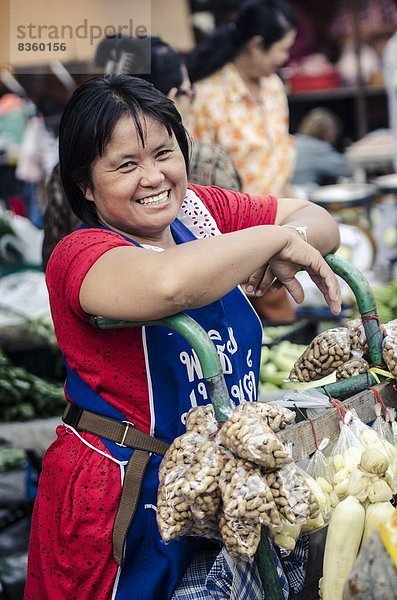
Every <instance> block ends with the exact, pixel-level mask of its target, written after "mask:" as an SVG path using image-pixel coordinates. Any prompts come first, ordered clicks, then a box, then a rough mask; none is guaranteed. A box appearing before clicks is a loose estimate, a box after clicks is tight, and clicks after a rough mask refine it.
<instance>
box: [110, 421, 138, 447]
mask: <svg viewBox="0 0 397 600" xmlns="http://www.w3.org/2000/svg"><path fill="white" fill-rule="evenodd" d="M121 422H122V423H124V424H125V426H126V427H125V430H124V433H123V437H122V440H121V442H115V444H117V446H120V448H127V446H126V444H124V442H125V438H126V437H127V433H128V430H129V428H130V427H135V425H134V423H131V421H121Z"/></svg>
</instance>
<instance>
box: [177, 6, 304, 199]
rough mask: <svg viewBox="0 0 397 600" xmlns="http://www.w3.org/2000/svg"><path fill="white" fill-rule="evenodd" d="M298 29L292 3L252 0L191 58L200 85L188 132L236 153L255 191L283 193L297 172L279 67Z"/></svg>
mask: <svg viewBox="0 0 397 600" xmlns="http://www.w3.org/2000/svg"><path fill="white" fill-rule="evenodd" d="M295 36H296V21H295V16H294V13H293V12H292V9H291V7H290V6H289V5H288V4H287V3H286V2H284V1H283V0H249V1H248V2H245V3H244V4H242V6H241V7H240V12H239V14H238V16H237V18H236V22H235V23H230V24H227V25H222V26H220V27H218V28H217V29H216V30H215V31H214V33H213V34H212V35H211V36H210V37H209V38H208V39H207V40H206V41H205V42H203V43H202V44H201V45H200V46H198V47H197V48H196V49H195V50H194V51H193V52H192V53H191V54H190V55H189V56H188V57H187V66H188V71H189V75H190V78H191V79H192V81H194V82H196V88H197V96H196V99H195V102H194V104H193V107H192V114H191V118H190V120H189V121H188V128H189V131H190V132H191V134H192V136H193V138H194V139H197V140H202V141H206V142H213V143H217V144H221V145H222V146H223V147H224V148H226V150H228V151H229V152H230V154H231V156H232V157H233V159H234V162H235V163H236V166H237V169H238V171H239V173H240V175H241V177H242V184H243V191H245V192H249V193H251V194H275V195H276V196H277V195H280V194H281V195H283V194H285V191H286V186H287V184H288V181H289V179H290V177H291V175H292V172H293V167H294V150H293V141H292V138H291V137H290V135H289V133H288V127H289V116H288V102H287V96H286V93H285V88H284V84H283V82H282V81H281V79H280V78H279V76H278V75H277V74H276V70H277V69H278V67H280V66H281V65H282V64H283V63H284V62H285V61H286V59H287V58H288V53H289V50H290V48H291V46H292V44H293V42H294V40H295Z"/></svg>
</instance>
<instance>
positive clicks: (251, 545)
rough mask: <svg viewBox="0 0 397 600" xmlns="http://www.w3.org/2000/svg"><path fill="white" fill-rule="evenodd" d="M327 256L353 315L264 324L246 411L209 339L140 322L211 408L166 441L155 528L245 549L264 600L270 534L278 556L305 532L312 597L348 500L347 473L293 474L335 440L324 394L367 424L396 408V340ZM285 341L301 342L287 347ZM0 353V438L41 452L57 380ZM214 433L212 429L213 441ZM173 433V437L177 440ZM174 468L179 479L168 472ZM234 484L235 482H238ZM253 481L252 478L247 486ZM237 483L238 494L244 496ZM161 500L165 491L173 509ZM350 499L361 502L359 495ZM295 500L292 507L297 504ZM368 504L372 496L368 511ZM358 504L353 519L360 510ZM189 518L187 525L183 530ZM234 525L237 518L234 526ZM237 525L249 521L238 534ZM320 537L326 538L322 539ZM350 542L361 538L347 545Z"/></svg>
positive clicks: (357, 277)
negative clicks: (191, 361) (182, 350)
mask: <svg viewBox="0 0 397 600" xmlns="http://www.w3.org/2000/svg"><path fill="white" fill-rule="evenodd" d="M327 260H328V262H329V264H331V265H332V267H333V269H334V271H335V272H336V273H338V274H339V275H340V276H341V277H342V278H344V279H345V281H347V283H348V284H349V286H350V287H351V289H352V291H353V293H354V295H355V297H356V301H357V305H358V309H359V312H360V313H361V315H362V319H358V320H357V319H351V320H350V321H349V322H347V323H344V324H343V325H342V326H339V327H333V328H331V329H326V330H325V331H322V332H320V333H319V334H317V335H316V330H315V329H314V330H313V328H312V324H310V323H309V322H299V323H296V324H290V325H283V326H281V327H277V326H274V327H273V328H272V327H267V328H266V327H265V328H264V337H263V339H264V346H263V352H262V366H261V380H262V381H261V383H260V385H259V400H260V401H261V402H260V403H258V405H257V406H256V409H257V410H256V412H254V413H251V412H250V411H248V410H244V408H242V409H241V410H237V409H236V410H234V406H233V405H232V403H231V401H230V398H229V394H228V391H227V389H226V386H225V382H224V379H223V375H222V368H221V366H220V362H219V358H218V355H217V352H216V350H215V346H214V345H213V343H212V341H211V340H210V339H209V338H208V336H207V335H206V333H205V332H204V331H203V330H201V328H200V327H198V326H197V324H196V323H195V322H192V320H191V319H189V318H188V317H186V316H185V315H176V316H174V317H171V318H167V319H162V320H161V321H156V322H151V323H148V324H152V325H155V324H161V325H164V326H166V327H168V328H170V329H172V330H174V331H176V332H178V333H179V334H180V335H182V336H184V337H185V338H186V339H187V340H188V341H189V343H190V344H191V346H192V347H193V348H194V349H195V351H196V353H197V356H198V358H199V361H200V364H201V367H202V372H203V377H204V378H205V380H206V384H207V388H208V391H209V394H210V398H211V401H212V403H213V407H214V410H213V411H212V413H211V412H208V411H206V414H204V415H202V414H200V412H199V408H197V409H196V410H195V409H194V407H193V408H192V413H191V414H190V416H189V415H188V418H187V421H186V429H187V433H186V436H187V442H188V446H187V450H186V449H185V450H184V449H183V447H182V450H181V449H180V447H179V448H177V449H175V448H173V447H172V446H171V449H172V454H171V455H172V456H173V458H172V459H171V460H170V455H168V456H166V458H165V459H164V461H165V462H164V469H163V475H164V477H163V483H164V482H165V481H166V484H165V485H166V488H164V491H163V492H161V490H160V496H159V509H158V514H159V526H160V530H161V531H162V533H163V535H164V539H166V540H167V539H173V537H174V536H175V535H176V533H175V532H178V531H179V532H180V531H183V532H184V534H186V533H188V532H189V531H193V532H194V534H195V535H203V534H204V535H206V536H209V537H212V536H214V537H215V538H216V539H220V538H221V539H222V540H223V542H224V544H225V545H226V547H227V548H228V551H229V554H231V556H233V557H234V558H236V559H237V560H253V558H254V557H255V560H256V561H257V563H258V566H259V568H260V573H261V578H262V582H263V586H264V589H265V591H266V593H267V598H270V599H274V600H278V599H279V598H282V597H283V596H282V595H281V594H282V592H281V589H280V588H279V586H278V581H279V579H278V573H277V571H276V568H275V563H274V554H273V552H272V550H271V546H270V542H269V539H270V540H271V541H272V543H273V544H274V545H275V546H274V547H275V548H277V553H280V552H281V553H283V554H282V555H281V556H286V555H288V553H289V552H291V551H292V550H293V548H294V546H295V544H296V539H297V538H298V537H299V536H300V535H301V534H302V533H304V534H305V535H309V565H308V566H307V573H309V572H310V573H311V575H310V576H309V575H308V578H307V582H306V587H305V588H304V590H303V591H302V594H303V596H301V595H298V596H297V598H304V599H305V600H308V599H309V598H313V599H314V598H317V591H316V589H317V583H313V577H315V578H316V579H318V578H319V576H320V575H321V571H322V559H323V553H324V546H325V545H326V543H327V542H326V540H329V539H331V540H332V536H331V538H329V536H327V534H326V532H327V528H326V527H327V524H328V522H329V519H330V514H331V510H333V512H332V514H335V515H336V517H337V516H338V513H340V511H341V509H340V510H338V512H336V510H334V509H336V508H337V507H338V506H339V505H341V504H342V503H343V502H344V501H345V499H346V497H347V496H346V492H347V486H348V484H349V482H348V481H346V480H347V476H346V477H345V478H344V480H343V481H342V480H341V481H338V483H335V482H334V481H333V478H334V477H335V473H334V472H332V474H331V475H330V476H329V477H327V478H324V477H323V480H321V476H320V477H319V476H318V474H317V476H316V477H315V476H314V475H315V473H313V472H310V469H309V471H308V472H305V471H303V472H302V471H301V466H303V465H305V463H307V460H306V461H305V459H307V458H308V457H309V456H312V457H313V456H316V455H317V454H318V450H319V446H320V445H321V441H322V440H323V439H324V438H327V439H328V440H329V446H332V444H333V443H335V442H336V443H338V440H339V436H340V431H341V426H340V422H341V410H343V409H341V406H340V405H338V404H337V403H334V401H333V400H331V399H332V398H335V397H337V398H340V399H343V400H344V402H343V407H344V409H353V411H354V414H355V415H356V416H357V418H358V419H361V421H362V423H363V424H366V423H370V422H371V421H373V420H376V418H377V417H378V416H379V414H378V412H379V411H378V407H379V406H380V403H381V405H382V406H383V405H385V406H392V407H393V406H396V405H397V394H396V391H395V389H394V387H393V383H391V382H392V379H391V377H392V375H394V377H395V375H396V372H395V365H394V366H393V360H395V356H396V354H397V352H396V351H395V345H394V342H393V343H392V344H391V345H390V344H389V345H387V343H385V331H384V329H383V328H382V327H381V325H380V323H379V320H378V318H377V308H376V305H375V300H374V297H373V294H372V291H371V289H370V287H369V285H368V282H367V281H366V279H365V278H364V277H363V276H362V275H361V273H359V272H358V271H356V270H355V269H353V268H352V266H351V265H350V264H349V263H346V262H345V261H344V260H343V259H341V258H339V257H337V256H328V257H327ZM92 324H93V325H95V326H97V327H105V328H107V327H120V326H122V327H130V326H132V325H133V324H132V323H129V322H122V323H120V322H116V323H114V322H110V321H107V320H104V319H101V318H94V319H93V321H92ZM336 325H338V324H336ZM393 332H394V327H393V323H392V324H391V325H389V327H388V329H387V334H388V335H387V337H388V340H389V342H390V340H391V339H392V338H393ZM299 336H301V337H299ZM283 338H284V339H283ZM291 339H295V340H296V341H301V342H303V341H305V340H306V342H305V343H300V344H296V343H295V344H294V343H293V342H292V341H290V340H291ZM310 339H311V341H309V340H310ZM269 340H270V341H269ZM268 346H269V347H268ZM357 350H360V351H361V356H357V355H354V361H356V362H355V363H354V364H353V365H352V368H351V369H349V368H348V363H349V362H350V361H351V359H352V352H357ZM387 352H388V354H389V355H390V360H391V362H389V363H388V366H389V369H390V370H391V371H392V373H388V372H387V371H386V366H385V365H384V364H383V363H384V358H385V356H386V355H387ZM316 357H317V358H316ZM364 357H365V358H366V359H367V361H365V360H364ZM320 358H324V360H320ZM2 360H3V363H4V364H3V363H1V364H3V366H4V367H7V373H8V380H7V378H6V377H3V378H2V381H3V382H4V385H3V388H2V391H3V395H4V398H7V401H6V402H5V403H4V402H3V405H2V406H3V408H2V410H3V413H4V415H6V413H7V414H8V413H9V414H8V417H9V421H10V423H8V424H4V425H2V426H1V427H0V438H2V439H4V440H7V441H8V442H9V443H10V444H12V446H13V447H14V448H24V449H31V448H35V449H36V451H37V452H38V453H39V454H41V453H42V452H43V451H44V450H45V447H46V446H47V445H48V444H49V443H50V441H52V435H54V432H55V427H56V425H57V424H58V422H59V417H54V418H53V419H46V418H44V419H43V418H40V417H44V416H45V415H46V414H48V410H47V409H48V402H49V401H50V403H51V408H54V407H56V410H58V412H61V405H62V404H63V400H62V390H61V388H60V386H58V387H54V388H52V387H51V386H49V388H48V389H47V388H43V384H42V382H41V381H40V380H38V378H35V377H34V376H31V375H29V374H26V373H25V372H24V371H23V370H22V369H18V368H14V369H11V368H10V364H9V363H8V362H7V359H6V358H3V359H2ZM316 360H317V363H316ZM362 360H364V362H366V364H367V365H368V368H367V367H365V365H364V369H363V370H360V369H361V368H362V367H363V363H362V362H361V361H362ZM357 361H358V364H357ZM6 363H7V364H6ZM1 364H0V366H1ZM269 365H271V368H270V369H269ZM374 365H377V366H378V367H379V366H382V367H383V369H382V370H381V371H377V368H376V367H375V369H374V368H373V366H374ZM319 366H321V368H320V367H319ZM316 369H317V370H316ZM337 374H338V379H337ZM10 377H11V379H12V380H14V379H15V381H16V382H17V384H18V385H16V386H14V389H13V391H12V393H11V395H7V390H9V388H10V386H11V387H12V382H11V380H10ZM291 379H295V381H291ZM287 380H288V381H287ZM271 381H273V382H275V383H273V384H272V385H274V388H273V389H270V388H268V387H266V386H268V385H269V383H271ZM276 383H277V384H278V385H277V386H276ZM35 390H36V392H37V391H38V394H36V395H38V400H37V406H36V408H37V410H38V412H37V414H36V413H34V414H31V412H32V406H29V402H28V403H26V402H24V398H28V397H30V395H31V394H32V391H35ZM276 391H277V393H276V394H275V393H274V392H276ZM303 391H305V394H306V400H307V398H309V400H310V398H312V400H313V402H314V406H317V409H318V406H319V405H318V395H321V402H322V406H320V412H321V411H322V412H321V414H318V416H317V415H316V413H314V414H311V413H309V412H307V411H306V408H307V405H306V407H305V404H304V402H303V403H302V402H301V398H302V396H299V394H302V392H303ZM41 392H43V394H42V396H43V397H42V398H41V396H40V394H41ZM319 392H320V394H319ZM18 394H19V395H20V396H18ZM40 398H41V399H40ZM46 403H47V404H46ZM283 404H284V407H283ZM243 406H244V405H243ZM209 408H211V407H209ZM247 409H248V406H247ZM7 411H8V412H7ZM10 411H11V412H10ZM13 411H14V412H13ZM18 411H19V412H18ZM26 411H28V412H26ZM14 413H15V414H14ZM13 414H14V417H15V418H14V417H13ZM52 414H54V413H52ZM309 414H310V419H309V418H308V415H309ZM31 418H33V420H26V422H25V423H21V422H20V420H21V419H31ZM203 424H204V430H203ZM221 425H222V428H221V429H220V433H219V434H218V433H217V432H218V429H219V426H221ZM206 427H207V430H205V428H206ZM258 427H259V434H258V435H259V439H261V440H262V441H261V443H260V445H259V449H258V446H256V447H255V445H252V443H251V442H252V439H253V437H254V438H255V437H256V436H255V435H253V433H254V432H256V431H257V430H258ZM261 427H262V428H263V430H262V432H261V429H260V428H261ZM48 434H49V437H48ZM213 434H217V435H218V436H219V437H217V438H214V437H213ZM263 436H265V437H263ZM182 437H183V436H182ZM189 438H190V441H189ZM192 439H193V441H194V443H193V445H192ZM177 440H178V441H176V444H177V445H178V444H180V442H181V438H177ZM220 448H222V450H220ZM175 452H176V454H175ZM250 452H251V454H250ZM396 453H397V451H396ZM178 456H179V458H178ZM225 456H226V457H227V460H226V462H225ZM263 456H266V457H267V458H266V461H265V462H264V461H263V460H262V459H261V457H263ZM331 456H332V457H333V456H334V454H332V455H331ZM302 460H303V462H301V461H302ZM327 460H328V458H327ZM332 460H334V458H332ZM360 460H362V453H361V455H360V456H358V454H357V456H356V457H355V464H354V467H357V465H358V464H359V463H360ZM258 461H259V462H258ZM178 463H179V464H178ZM296 463H299V464H298V465H297V464H296ZM338 466H339V467H340V469H339V471H342V474H346V473H347V474H348V475H349V476H350V475H351V472H346V467H343V466H342V465H341V464H339V465H338ZM207 468H208V469H209V471H210V473H211V476H210V478H211V481H210V482H209V483H208V479H207V483H205V481H206V476H207V474H208V472H207V471H206V469H207ZM343 469H345V471H343ZM353 471H354V469H353V470H352V472H353ZM386 471H387V469H386V470H385V472H386ZM176 473H177V474H178V477H177V478H176V479H175V474H176ZM337 477H338V478H339V477H341V475H340V474H339V475H338V476H337ZM324 480H325V481H324ZM176 481H177V482H178V486H179V485H181V484H182V483H183V486H182V487H181V488H179V487H177V488H175V487H174V483H175V482H176ZM243 481H245V484H244V485H245V487H244V486H242V482H243ZM253 482H256V483H255V486H254V488H252V485H253ZM258 482H259V483H258ZM384 483H386V485H387V486H389V488H390V489H391V490H392V491H393V493H395V491H396V490H395V485H394V479H393V481H390V482H389V483H390V485H389V483H387V482H386V481H385V482H384ZM258 485H259V488H258ZM336 486H339V487H336ZM242 489H245V490H246V491H245V492H244V494H245V495H244V494H243V496H242ZM336 489H337V490H338V491H339V492H340V493H339V494H338V493H337V491H335V490H336ZM280 490H281V491H282V493H281V495H280ZM283 490H284V491H283ZM284 494H285V495H284ZM186 498H188V505H189V511H182V512H183V513H185V512H186V513H187V514H183V515H182V517H181V516H180V514H181V513H178V518H177V519H176V523H175V517H172V510H173V509H174V508H175V506H173V504H175V503H177V504H178V505H181V504H180V502H179V500H181V502H186V500H185V499H186ZM284 498H288V502H287V504H284ZM291 498H293V500H291ZM170 499H171V500H172V499H173V502H171V506H170V502H169V500H170ZM177 500H178V501H177ZM358 502H359V504H360V501H359V500H358ZM349 503H350V504H349V506H352V507H355V506H356V504H357V503H355V501H353V504H352V503H351V502H350V500H349ZM385 503H386V504H387V505H388V508H390V507H391V504H390V502H389V500H384V499H383V501H382V504H383V505H384V504H385ZM297 504H298V505H301V506H300V508H299V509H297V511H296V510H295V508H296V505H297ZM377 504H378V503H373V505H374V507H376V506H377ZM379 504H380V503H379ZM263 506H266V509H264V510H261V509H260V508H263ZM344 506H345V505H343V507H344ZM360 506H361V504H360ZM343 507H342V508H343ZM241 510H243V511H244V518H243V520H242V526H241V518H242V517H241V514H240V512H239V511H241ZM174 512H175V511H174ZM358 512H359V513H361V515H362V511H361V510H358ZM364 514H365V512H364ZM336 517H334V521H335V519H336ZM170 519H171V520H170ZM194 519H196V523H195V527H194V528H193V529H192V520H194ZM204 523H205V527H204V525H203V524H204ZM236 523H237V524H239V523H240V525H238V526H237V525H236ZM176 524H177V527H176ZM244 527H245V528H246V527H248V531H247V530H246V529H244ZM334 528H335V527H333V529H334ZM331 531H332V530H331ZM359 541H361V537H360V540H359ZM329 544H330V542H328V546H329ZM358 546H359V544H358V545H357V548H356V550H357V551H358ZM353 550H354V548H353ZM334 553H335V550H330V551H328V557H329V555H330V554H331V555H332V554H334ZM354 553H355V554H357V552H356V551H354V552H352V554H351V556H353V555H354ZM328 562H332V561H331V560H328ZM324 564H325V563H324ZM346 564H350V563H346ZM351 564H352V563H351ZM346 576H347V575H346ZM330 579H331V582H332V580H333V575H332V573H331V575H329V569H328V572H327V578H326V584H325V589H327V586H328V585H331V586H332V585H333V584H332V583H331V584H329V583H328V582H329V581H330ZM323 593H324V591H323ZM326 593H327V592H325V594H326ZM330 598H332V600H336V597H334V596H331V597H330V596H327V595H324V599H325V600H330Z"/></svg>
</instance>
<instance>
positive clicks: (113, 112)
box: [59, 74, 189, 227]
mask: <svg viewBox="0 0 397 600" xmlns="http://www.w3.org/2000/svg"><path fill="white" fill-rule="evenodd" d="M143 115H148V116H151V117H153V118H154V119H156V120H157V121H158V122H160V123H161V124H162V125H164V127H166V129H167V131H168V133H169V134H170V135H171V134H172V133H174V135H175V137H176V140H177V142H178V144H179V147H180V149H181V151H182V154H183V157H184V159H185V164H186V169H188V163H189V141H188V136H187V133H186V131H185V128H184V127H183V125H182V120H181V117H180V114H179V112H178V111H177V109H176V108H175V105H174V103H173V102H171V100H169V99H168V98H167V97H166V96H164V94H162V93H161V92H160V91H158V90H157V89H156V88H155V87H154V86H153V85H152V84H150V83H148V82H147V81H144V80H142V79H138V78H136V77H131V76H129V75H114V74H113V75H104V76H101V77H94V78H92V79H89V80H88V81H86V82H85V83H84V84H83V85H82V86H80V87H79V88H78V89H77V90H76V91H75V92H74V94H73V96H72V97H71V98H70V100H69V102H68V103H67V105H66V107H65V110H64V112H63V115H62V119H61V124H60V129H59V164H60V172H61V178H62V185H63V188H64V190H65V194H66V197H67V200H68V202H69V204H70V207H71V209H72V211H73V212H74V214H75V215H76V216H77V217H78V218H79V219H80V220H81V221H83V222H84V223H86V224H87V225H89V226H91V227H98V226H101V225H102V223H101V222H100V220H99V218H98V215H97V212H96V207H95V204H94V202H90V201H88V200H87V199H86V198H85V196H84V190H85V189H86V188H87V186H92V181H91V173H90V167H91V164H92V162H93V161H94V160H95V159H96V158H97V157H98V156H101V155H103V152H104V150H105V148H106V145H107V143H108V142H109V141H110V138H111V136H112V133H113V130H114V128H115V126H116V125H117V123H118V122H119V120H120V119H121V118H123V117H124V116H131V118H132V120H133V122H134V124H135V128H136V131H137V134H138V136H139V138H140V140H141V141H142V144H143V145H144V144H145V129H144V124H143V123H142V116H143Z"/></svg>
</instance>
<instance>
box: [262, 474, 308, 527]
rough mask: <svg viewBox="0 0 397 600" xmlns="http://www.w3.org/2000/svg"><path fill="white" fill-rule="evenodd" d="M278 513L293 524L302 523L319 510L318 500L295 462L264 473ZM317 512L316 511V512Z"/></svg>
mask: <svg viewBox="0 0 397 600" xmlns="http://www.w3.org/2000/svg"><path fill="white" fill-rule="evenodd" d="M265 478H266V481H267V484H268V485H269V487H270V489H271V492H272V494H273V498H274V501H275V503H276V506H277V509H278V511H279V513H280V514H281V515H282V516H283V517H285V519H286V520H287V521H288V522H289V523H292V524H293V525H302V524H303V523H305V522H306V521H307V519H308V518H309V514H312V515H313V514H315V512H316V511H318V510H319V506H318V502H317V500H316V499H315V498H314V497H313V494H312V492H311V490H310V488H309V486H308V485H307V483H306V481H305V478H304V477H303V475H302V474H301V473H300V472H299V470H298V468H297V466H296V465H295V464H290V465H287V466H286V467H283V468H282V469H280V470H278V471H275V472H274V473H267V474H266V475H265ZM317 514H318V513H317Z"/></svg>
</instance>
